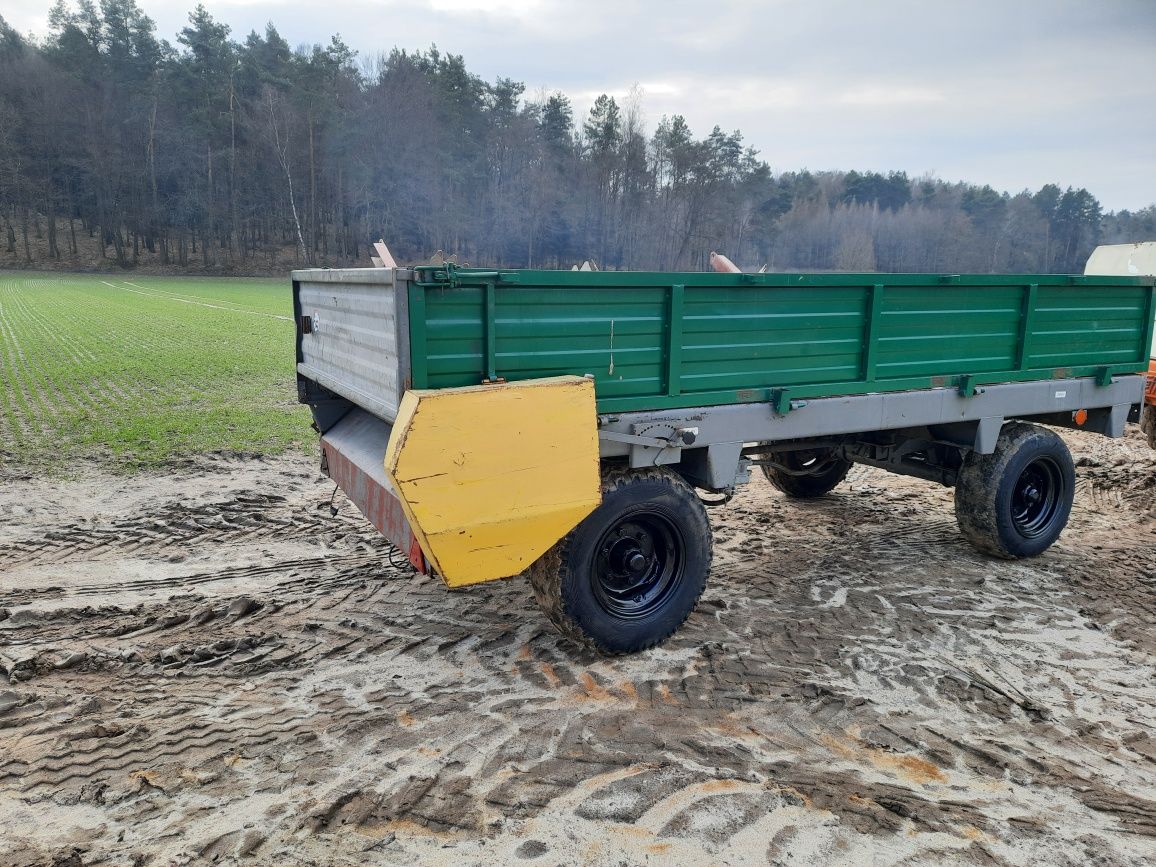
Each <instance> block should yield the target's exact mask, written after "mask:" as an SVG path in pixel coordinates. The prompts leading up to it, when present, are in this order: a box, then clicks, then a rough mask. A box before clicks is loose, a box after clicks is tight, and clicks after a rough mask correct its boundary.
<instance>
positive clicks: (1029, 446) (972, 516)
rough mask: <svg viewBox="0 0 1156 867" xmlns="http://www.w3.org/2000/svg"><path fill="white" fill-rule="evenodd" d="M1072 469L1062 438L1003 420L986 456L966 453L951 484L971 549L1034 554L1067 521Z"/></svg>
mask: <svg viewBox="0 0 1156 867" xmlns="http://www.w3.org/2000/svg"><path fill="white" fill-rule="evenodd" d="M1075 491H1076V471H1075V467H1074V465H1073V463H1072V455H1071V453H1070V452H1069V451H1068V447H1067V446H1066V445H1064V441H1063V440H1062V439H1060V438H1059V437H1058V436H1057V435H1056V434H1054V433H1053V432H1052V431H1050V430H1046V429H1045V428H1041V427H1037V426H1036V425H1031V424H1022V423H1016V424H1008V425H1004V428H1003V430H1002V431H1001V432H1000V435H999V441H998V443H997V444H996V450H995V452H994V453H993V454H990V455H981V454H976V453H975V452H972V453H970V454H969V455H968V456H967V457H966V458H965V459H964V461H963V467H962V468H961V469H960V471H959V478H958V479H957V480H956V483H955V517H956V521H957V522H958V523H959V529H960V530H961V531H962V532H963V535H964V536H965V537H966V538H967V540H968V541H969V542H971V543H972V544H973V545H974V546H975V547H976V548H978V549H979V550H981V551H984V552H986V553H988V554H994V555H995V556H997V557H1004V558H1008V559H1014V558H1017V557H1034V556H1035V555H1036V554H1039V553H1041V552H1043V551H1045V550H1047V549H1048V548H1049V547H1050V546H1051V544H1052V543H1053V542H1055V541H1056V539H1058V538H1059V536H1060V533H1061V532H1063V529H1064V527H1065V526H1066V525H1067V523H1068V516H1069V515H1070V514H1071V511H1072V499H1073V498H1074V496H1075Z"/></svg>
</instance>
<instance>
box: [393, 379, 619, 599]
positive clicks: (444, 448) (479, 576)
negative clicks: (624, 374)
mask: <svg viewBox="0 0 1156 867" xmlns="http://www.w3.org/2000/svg"><path fill="white" fill-rule="evenodd" d="M385 471H386V473H387V474H388V475H389V478H390V481H392V482H393V486H394V489H395V490H396V491H397V493H398V495H399V497H400V499H401V503H402V507H403V508H404V510H405V513H406V516H407V517H408V518H409V523H410V525H411V526H412V527H413V531H414V535H415V536H416V537H417V540H418V543H419V544H420V545H421V547H422V550H423V551H424V552H425V555H426V557H427V558H428V559H429V561H430V562H431V563H432V564H433V566H434V568H435V569H436V570H437V572H438V573H439V574H440V575H441V576H442V579H443V580H444V581H445V582H446V584H448V585H449V586H450V587H460V586H462V585H465V584H476V583H478V582H481V581H492V580H494V579H496V578H508V577H510V576H511V575H517V574H518V573H519V572H521V571H522V570H523V569H525V568H526V567H527V566H529V565H530V564H531V563H533V562H534V561H535V560H537V559H538V558H539V557H541V556H542V555H543V554H544V553H546V551H547V550H549V549H550V547H551V546H552V545H553V544H554V543H555V542H557V541H558V540H559V539H561V538H562V537H563V536H565V535H566V534H567V533H569V532H570V531H571V530H572V529H574V527H576V526H577V525H578V523H579V522H580V521H581V520H582V519H583V518H585V517H586V516H587V515H588V514H590V513H591V512H592V511H594V509H595V507H597V506H598V504H599V503H600V502H601V500H602V492H601V483H600V475H599V465H598V423H597V410H596V408H595V405H594V383H593V382H592V381H591V380H589V379H584V378H582V377H578V376H561V377H556V378H552V379H535V380H527V381H525V382H509V383H496V384H493V385H477V386H469V387H466V388H446V389H438V390H435V391H407V392H406V393H405V396H404V397H403V398H402V401H401V406H400V407H399V408H398V414H397V421H396V422H395V424H394V427H393V433H392V434H391V436H390V438H389V446H388V448H387V449H386V452H385Z"/></svg>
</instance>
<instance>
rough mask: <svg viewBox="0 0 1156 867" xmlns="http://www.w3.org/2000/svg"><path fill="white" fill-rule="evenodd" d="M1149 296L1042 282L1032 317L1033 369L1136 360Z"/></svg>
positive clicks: (1031, 363) (1119, 289)
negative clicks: (1046, 284) (1047, 284)
mask: <svg viewBox="0 0 1156 867" xmlns="http://www.w3.org/2000/svg"><path fill="white" fill-rule="evenodd" d="M1147 303H1148V298H1147V295H1145V294H1144V293H1142V292H1140V291H1137V290H1136V289H1122V288H1103V289H1100V290H1098V291H1095V292H1089V291H1087V290H1086V289H1084V288H1083V287H1080V286H1041V287H1040V289H1039V295H1038V298H1037V301H1036V315H1035V317H1034V318H1033V320H1032V341H1031V353H1030V354H1029V356H1028V363H1029V365H1030V366H1032V367H1062V368H1067V367H1079V366H1081V365H1085V364H1120V363H1122V362H1128V361H1132V360H1134V359H1135V358H1136V350H1137V347H1139V346H1140V343H1141V340H1142V338H1143V335H1144V333H1145V330H1146V326H1147V324H1148V323H1147V321H1146V313H1147Z"/></svg>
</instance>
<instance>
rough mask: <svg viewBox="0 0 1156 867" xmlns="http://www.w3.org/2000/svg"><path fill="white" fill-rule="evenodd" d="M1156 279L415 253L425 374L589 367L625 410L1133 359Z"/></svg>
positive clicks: (895, 386) (948, 381)
mask: <svg viewBox="0 0 1156 867" xmlns="http://www.w3.org/2000/svg"><path fill="white" fill-rule="evenodd" d="M1153 282H1154V281H1153V280H1152V279H1151V278H1129V277H1068V276H1055V275H1013V276H1002V275H1001V276H992V275H961V276H945V275H928V274H903V275H894V274H823V275H814V274H811V275H803V274H765V275H751V274H741V275H740V274H709V273H707V274H700V273H655V272H571V271H530V270H518V271H501V272H495V271H478V270H470V269H456V268H432V267H431V268H419V269H417V276H416V282H415V284H414V286H413V288H412V289H411V292H413V293H417V294H419V295H420V296H421V298H420V300H419V299H414V298H413V296H412V295H411V304H410V310H411V316H412V315H413V313H414V312H415V311H418V312H420V314H421V315H422V316H423V317H424V318H423V319H422V321H420V322H411V323H410V332H411V335H412V336H413V338H414V339H413V341H412V342H413V346H414V352H415V356H416V354H417V351H418V347H421V346H424V347H425V352H424V357H423V358H421V359H418V358H416V357H415V359H414V364H413V368H414V370H415V377H414V379H415V384H417V381H418V379H419V376H418V375H417V372H421V373H424V381H425V385H426V387H429V388H448V387H452V386H462V385H475V384H477V383H479V382H481V381H482V380H483V379H484V378H486V377H487V374H488V373H489V372H490V371H489V370H488V367H489V364H488V362H489V361H490V357H489V353H492V362H493V374H494V375H496V376H497V377H499V378H502V379H506V380H510V381H514V380H521V379H533V378H539V377H547V376H556V375H561V374H576V375H590V376H593V378H594V381H595V387H596V389H597V394H598V401H599V408H600V410H602V411H626V410H635V409H661V408H668V407H683V406H697V405H710V404H720V403H734V402H740V401H759V400H770V399H771V393H772V391H774V390H780V392H782V390H785V393H786V394H789V395H790V397H792V398H794V397H799V398H805V397H817V396H827V395H837V394H862V393H866V392H871V391H898V390H905V389H911V388H928V387H935V386H954V385H956V384H957V383H958V381H959V377H961V376H968V377H970V378H971V380H970V381H971V382H973V383H981V382H987V383H991V382H1008V381H1023V380H1029V379H1041V378H1049V377H1051V376H1052V375H1055V374H1056V373H1057V372H1058V373H1059V375H1061V376H1091V375H1096V374H1102V373H1103V372H1104V369H1105V368H1107V369H1108V373H1115V374H1119V373H1132V372H1135V371H1137V370H1139V369H1140V368H1142V367H1145V366H1146V364H1147V350H1146V349H1143V348H1142V345H1143V344H1144V343H1145V338H1146V335H1147V334H1149V333H1150V328H1151V325H1150V322H1149V319H1150V318H1151V310H1152V305H1153V296H1154V291H1156V290H1154V289H1153ZM487 284H491V285H493V287H494V289H493V290H492V292H491V294H490V295H489V296H487V291H486V288H485V287H486V286H487ZM414 301H416V302H417V303H414ZM672 316H676V317H677V322H676V323H672V322H671V317H672Z"/></svg>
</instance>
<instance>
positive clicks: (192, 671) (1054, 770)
mask: <svg viewBox="0 0 1156 867" xmlns="http://www.w3.org/2000/svg"><path fill="white" fill-rule="evenodd" d="M1067 438H1068V441H1069V443H1070V444H1071V446H1072V448H1073V451H1074V452H1075V453H1076V455H1077V457H1078V459H1079V464H1080V467H1079V470H1078V473H1079V478H1080V488H1079V493H1078V495H1077V502H1076V508H1075V511H1074V516H1073V520H1072V522H1071V524H1070V525H1069V527H1068V530H1067V531H1066V533H1065V534H1064V536H1063V538H1062V539H1061V541H1060V543H1059V544H1058V545H1057V546H1055V547H1054V548H1053V549H1052V550H1051V551H1050V552H1048V553H1047V554H1046V555H1045V556H1043V557H1041V558H1039V559H1037V560H1034V561H1031V562H1022V563H1005V562H997V561H994V560H991V559H988V558H986V557H984V556H981V555H979V554H977V553H975V552H974V551H972V550H971V549H970V548H969V547H968V546H967V545H966V544H965V543H964V542H963V541H962V540H961V539H960V537H959V535H958V533H957V531H956V528H955V523H954V517H953V515H952V493H951V491H949V490H946V489H943V488H937V487H935V486H933V485H931V484H928V483H925V482H920V481H917V480H913V479H903V478H898V477H892V476H889V475H887V474H885V473H881V472H878V471H874V470H868V469H864V468H855V470H854V471H853V472H852V475H851V477H850V478H849V480H848V482H847V483H846V484H844V485H843V486H842V487H841V488H840V489H839V490H838V491H836V492H835V493H834V494H833V495H831V496H830V497H828V498H826V499H824V500H822V501H813V502H791V501H787V500H785V499H784V498H782V497H781V496H780V495H779V494H778V493H777V492H775V491H774V490H773V489H772V488H771V487H770V486H769V485H768V484H766V483H765V482H763V481H761V480H759V481H755V482H753V483H752V484H751V485H750V486H749V487H748V488H747V489H745V490H744V491H743V492H742V493H741V494H740V495H739V496H737V497H736V498H735V500H734V501H733V502H732V503H731V504H730V505H729V506H728V507H726V508H725V509H721V510H714V511H713V512H712V516H711V517H712V521H713V523H714V529H715V548H716V561H715V568H714V571H713V574H712V577H711V584H710V587H709V588H708V590H707V593H706V595H705V596H704V598H703V601H702V604H701V605H700V607H699V609H698V611H697V612H696V613H695V614H694V615H693V616H692V617H691V619H690V621H689V622H688V624H687V626H686V627H685V628H684V629H683V630H682V631H681V632H680V633H679V634H678V635H677V636H675V638H674V639H672V640H671V641H670V642H668V643H667V644H666V645H665V646H663V647H662V648H660V649H658V650H656V651H654V652H651V653H648V654H644V655H640V656H636V657H629V658H617V659H601V658H597V657H592V656H589V655H587V654H585V653H583V652H580V651H578V650H577V649H576V648H574V647H573V646H571V645H568V644H567V643H566V642H564V641H563V640H562V639H560V638H559V637H557V636H556V635H555V634H554V633H553V632H552V631H551V629H550V627H549V625H548V624H547V623H546V621H545V620H544V618H543V617H542V616H541V615H540V614H539V612H538V610H537V609H536V608H535V607H534V605H533V603H532V601H531V596H530V591H529V588H528V586H527V585H526V584H525V582H524V581H523V580H521V579H514V580H510V581H506V582H499V583H498V584H496V585H489V586H483V587H478V588H474V589H471V590H467V591H463V592H448V591H447V590H445V589H444V588H443V587H442V586H441V585H440V583H439V582H437V581H436V580H431V579H422V578H418V577H415V576H413V575H412V574H411V573H410V572H409V571H408V570H407V569H397V568H394V567H391V566H390V565H389V563H388V561H387V559H386V552H385V547H384V545H383V543H382V541H381V540H380V539H379V538H378V537H377V536H376V534H375V533H374V531H373V530H372V529H371V528H370V527H369V525H368V524H367V523H365V522H364V521H363V520H362V519H361V518H360V517H359V516H358V515H357V513H356V512H355V510H353V509H352V507H351V506H349V505H348V503H344V507H343V508H342V511H341V513H340V514H339V516H338V517H336V518H333V517H331V516H330V515H329V511H328V509H327V508H326V501H327V500H328V498H329V495H330V492H331V490H332V488H331V486H330V485H329V484H328V483H327V482H326V481H325V480H324V479H322V478H321V477H320V476H319V475H318V474H317V472H316V470H315V468H314V467H313V466H312V465H311V462H310V461H309V459H306V458H301V457H294V458H281V459H277V460H224V459H221V460H213V461H205V462H203V463H200V464H198V465H196V466H192V467H188V468H185V469H180V470H175V471H173V472H170V473H168V474H164V475H148V476H138V477H134V478H132V479H128V480H125V479H123V478H117V477H114V476H102V475H88V476H84V477H81V478H79V479H77V480H73V481H69V482H55V483H47V482H44V481H40V480H37V479H28V478H21V477H20V474H19V472H18V470H16V469H14V468H13V467H12V466H11V465H9V466H8V468H7V469H6V470H4V471H3V473H4V477H3V479H2V484H0V618H2V619H0V864H29V863H33V864H41V863H44V864H48V863H55V864H81V863H84V864H87V863H114V864H122V863H123V864H130V863H153V864H167V863H176V864H180V863H186V862H195V861H201V860H206V861H208V860H213V861H216V862H217V863H231V862H234V861H240V862H249V863H269V862H278V863H302V864H317V863H322V864H331V863H335V864H346V863H349V864H353V863H381V864H394V863H397V864H402V863H405V864H409V863H415V862H420V863H434V864H438V863H442V864H454V865H468V864H488V863H495V862H509V863H527V864H531V863H533V864H541V865H554V864H576V863H584V864H595V865H619V864H654V865H659V864H679V865H687V864H763V863H800V864H829V863H834V864H838V863H843V864H864V863H878V864H891V863H900V862H915V863H919V864H935V863H960V862H963V863H980V864H1004V863H1010V864H1022V863H1033V862H1034V863H1048V864H1060V865H1063V864H1073V865H1074V864H1085V863H1096V864H1100V865H1117V864H1119V865H1125V864H1127V865H1131V864H1137V863H1142V862H1144V861H1145V859H1148V860H1149V862H1156V857H1154V856H1156V682H1154V664H1156V577H1154V576H1156V453H1153V452H1151V451H1149V450H1148V449H1147V448H1146V447H1145V445H1144V444H1143V442H1142V441H1141V439H1140V437H1139V434H1138V433H1135V432H1133V433H1132V434H1131V435H1130V437H1129V438H1128V439H1126V440H1123V441H1116V442H1113V441H1108V440H1104V439H1101V438H1096V437H1092V436H1084V435H1068V437H1067ZM337 502H338V503H339V504H342V503H343V500H342V499H341V497H340V496H339V497H338V500H337Z"/></svg>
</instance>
